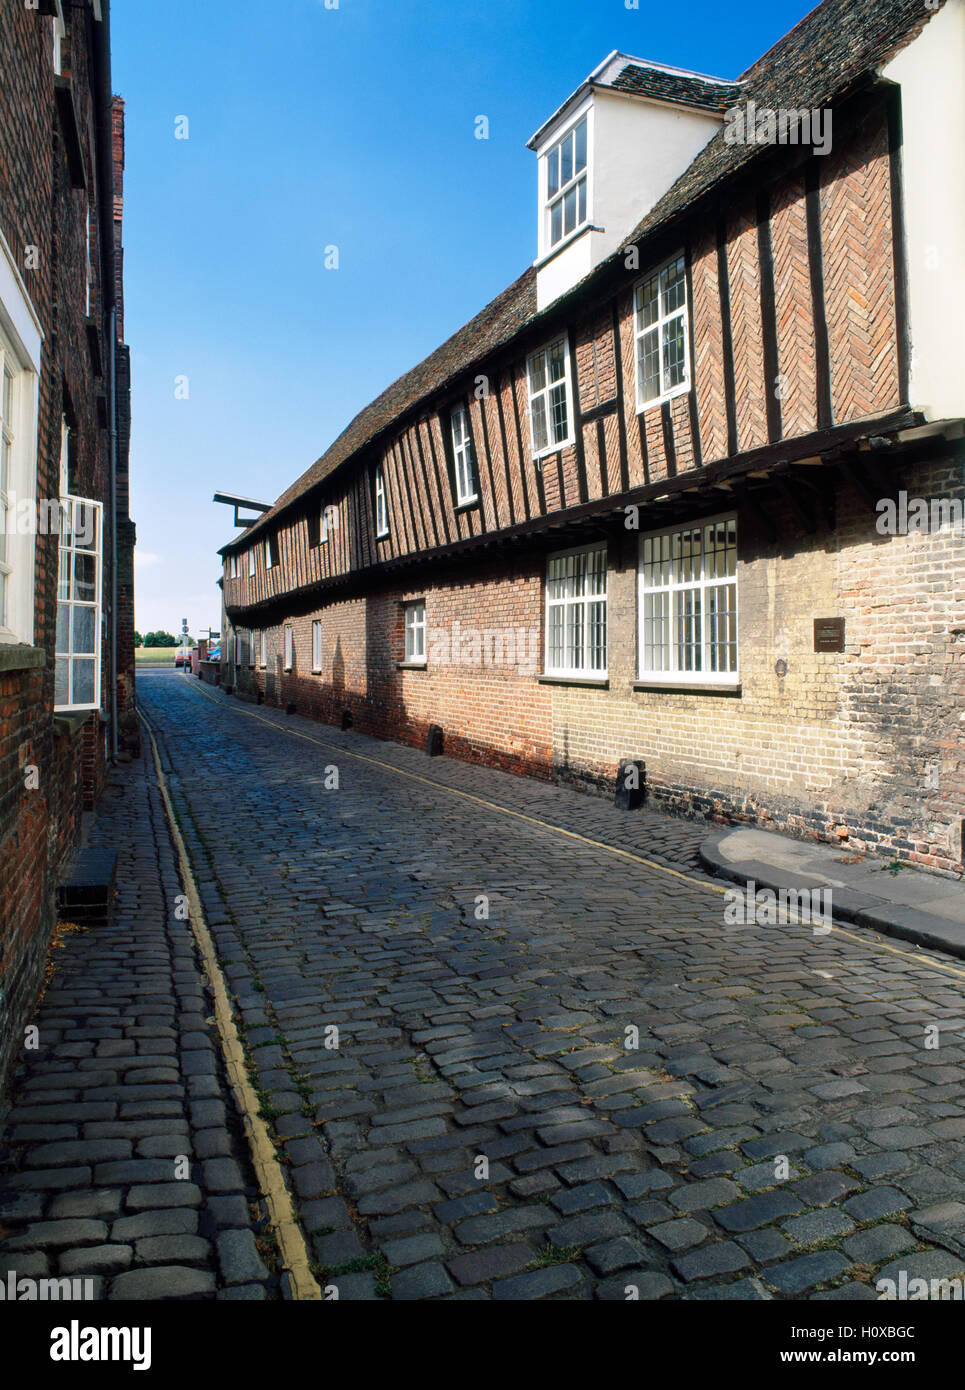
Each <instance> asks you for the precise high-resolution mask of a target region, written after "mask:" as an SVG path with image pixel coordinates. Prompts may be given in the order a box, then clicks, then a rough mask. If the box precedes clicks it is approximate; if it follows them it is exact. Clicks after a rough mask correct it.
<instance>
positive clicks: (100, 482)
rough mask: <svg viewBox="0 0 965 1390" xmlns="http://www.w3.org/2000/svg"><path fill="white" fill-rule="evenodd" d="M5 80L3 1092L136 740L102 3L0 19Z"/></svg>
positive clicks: (114, 114)
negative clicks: (105, 805)
mask: <svg viewBox="0 0 965 1390" xmlns="http://www.w3.org/2000/svg"><path fill="white" fill-rule="evenodd" d="M0 62H2V67H3V74H4V78H3V83H2V86H0V371H2V392H0V411H2V420H0V424H2V446H0V449H2V452H0V884H2V899H0V1088H2V1085H3V1081H4V1078H5V1076H6V1075H7V1074H8V1071H9V1067H10V1064H11V1062H12V1060H13V1058H14V1057H15V1055H16V1054H17V1052H18V1051H19V1047H20V1045H21V1044H22V1038H23V1032H22V1030H23V1025H24V1023H25V1021H26V1019H27V1017H28V1016H29V1014H30V1012H31V1010H32V1008H33V1005H34V1003H35V1001H36V997H37V993H38V990H39V988H40V985H41V982H42V978H43V971H44V964H45V959H46V955H47V950H48V946H49V941H50V936H51V932H52V929H53V921H54V904H55V896H56V891H55V890H56V886H57V882H58V879H59V878H60V876H61V875H62V874H63V872H64V869H65V867H66V865H67V863H68V861H69V859H70V856H71V855H72V853H73V851H74V850H75V848H76V847H77V845H78V843H79V839H80V832H81V818H82V815H83V812H84V811H85V810H86V809H89V808H90V807H92V806H93V804H94V802H95V800H96V798H97V796H98V794H99V791H100V789H101V787H102V785H103V782H104V776H105V767H106V764H107V762H108V761H109V760H110V759H111V758H117V757H119V756H130V754H131V752H132V751H134V750H135V749H136V747H137V727H136V722H135V715H134V709H133V693H134V653H133V582H132V581H133V576H132V570H133V546H134V530H133V526H132V525H131V522H130V520H129V518H128V447H129V435H130V430H129V422H130V393H129V385H130V367H129V356H128V351H127V348H126V346H125V344H124V341H123V337H124V319H123V296H122V260H121V213H122V203H121V171H122V168H123V162H124V112H123V103H122V102H120V101H119V100H116V99H115V98H114V97H113V95H112V91H111V73H110V38H109V13H108V3H107V0H91V3H74V4H72V5H68V4H66V3H62V2H61V0H35V2H34V3H31V2H30V0H26V3H23V0H18V3H14V0H9V3H5V4H4V5H3V6H2V7H0Z"/></svg>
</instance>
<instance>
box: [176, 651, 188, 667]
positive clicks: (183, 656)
mask: <svg viewBox="0 0 965 1390" xmlns="http://www.w3.org/2000/svg"><path fill="white" fill-rule="evenodd" d="M174 664H175V666H190V665H191V653H190V652H175V653H174Z"/></svg>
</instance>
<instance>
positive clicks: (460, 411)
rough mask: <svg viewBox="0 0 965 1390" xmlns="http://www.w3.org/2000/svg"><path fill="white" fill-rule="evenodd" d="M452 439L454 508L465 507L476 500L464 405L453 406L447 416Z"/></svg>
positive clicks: (469, 436)
mask: <svg viewBox="0 0 965 1390" xmlns="http://www.w3.org/2000/svg"><path fill="white" fill-rule="evenodd" d="M449 429H450V432H451V438H452V464H453V471H454V473H455V477H456V506H457V507H465V506H468V504H469V503H470V502H475V501H476V500H477V496H478V493H477V491H476V459H475V455H474V453H473V447H472V429H471V428H470V424H469V411H468V410H467V408H466V406H465V405H457V406H454V407H453V409H452V412H451V414H450V416H449Z"/></svg>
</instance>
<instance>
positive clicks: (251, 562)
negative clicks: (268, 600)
mask: <svg viewBox="0 0 965 1390" xmlns="http://www.w3.org/2000/svg"><path fill="white" fill-rule="evenodd" d="M254 577H255V547H254V546H251V547H249V550H248V578H249V579H254Z"/></svg>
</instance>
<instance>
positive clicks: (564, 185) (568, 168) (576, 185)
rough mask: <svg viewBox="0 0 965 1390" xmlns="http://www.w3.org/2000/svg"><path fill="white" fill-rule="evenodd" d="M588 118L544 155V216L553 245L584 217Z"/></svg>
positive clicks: (578, 225)
mask: <svg viewBox="0 0 965 1390" xmlns="http://www.w3.org/2000/svg"><path fill="white" fill-rule="evenodd" d="M586 145H587V118H586V117H585V116H584V117H583V119H582V121H580V123H579V124H578V125H576V126H574V128H573V129H572V130H569V131H567V133H566V134H565V135H564V136H563V138H562V140H560V141H558V142H557V144H555V145H554V146H553V148H552V149H551V150H550V151H549V153H548V154H547V155H546V157H545V159H546V218H547V224H548V231H549V244H550V246H555V245H556V243H557V242H558V241H562V240H563V238H564V237H565V236H568V235H569V234H570V232H573V231H575V230H576V228H577V227H581V226H582V225H583V223H584V222H585V221H586Z"/></svg>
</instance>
